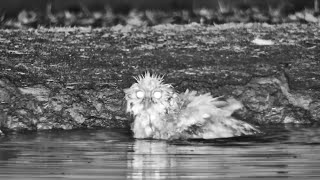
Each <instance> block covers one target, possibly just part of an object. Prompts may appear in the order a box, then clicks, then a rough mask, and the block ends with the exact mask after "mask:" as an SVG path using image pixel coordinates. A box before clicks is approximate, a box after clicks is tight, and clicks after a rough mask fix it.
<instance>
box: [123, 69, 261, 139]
mask: <svg viewBox="0 0 320 180" xmlns="http://www.w3.org/2000/svg"><path fill="white" fill-rule="evenodd" d="M135 79H136V80H137V82H136V83H134V84H133V85H132V86H131V87H130V88H129V89H125V90H124V92H125V94H126V100H127V112H129V113H131V114H133V115H134V122H133V123H132V131H133V133H134V137H135V138H154V139H177V138H186V139H189V138H203V139H213V138H225V137H232V136H241V135H251V134H255V133H259V130H258V129H256V128H255V127H254V126H252V125H250V124H248V123H246V122H244V121H241V120H237V119H235V118H234V117H232V114H233V113H234V112H235V111H236V110H238V109H241V108H242V104H241V103H240V102H239V101H237V100H235V99H233V98H229V99H227V100H221V98H220V97H216V98H213V97H212V96H211V95H210V94H209V93H207V94H200V95H198V94H197V92H196V91H189V90H187V91H186V92H185V93H181V94H178V93H176V92H175V91H174V89H173V88H172V86H171V85H169V84H164V83H163V77H160V76H157V75H151V74H150V73H148V72H147V73H146V74H145V75H144V76H139V77H137V78H135Z"/></svg>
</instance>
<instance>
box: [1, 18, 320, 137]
mask: <svg viewBox="0 0 320 180" xmlns="http://www.w3.org/2000/svg"><path fill="white" fill-rule="evenodd" d="M319 30H320V29H319V26H318V25H317V24H282V25H268V24H251V23H250V24H224V25H219V26H201V25H199V24H189V25H158V26H153V27H139V28H135V27H133V26H129V25H128V26H122V25H118V26H113V27H111V28H103V29H91V28H51V29H46V28H38V29H30V30H0V55H1V56H0V69H1V71H0V102H1V103H0V126H1V130H2V131H3V132H8V131H11V130H26V129H27V130H42V129H76V128H100V127H103V128H104V127H129V124H130V121H131V117H130V116H129V115H127V114H126V113H125V111H124V106H125V102H124V98H123V96H124V94H123V89H124V88H128V87H129V86H130V85H131V84H132V83H133V82H134V79H133V76H136V75H139V74H141V73H144V72H145V71H147V70H148V71H151V72H153V73H158V74H163V75H165V81H166V82H167V83H172V84H173V86H174V87H175V88H176V89H177V90H178V91H184V90H186V89H193V90H197V91H200V92H211V93H212V95H214V96H221V95H223V96H234V97H235V98H237V99H239V100H241V101H242V102H243V104H244V106H245V108H244V109H243V110H241V111H239V112H238V113H237V114H235V116H237V117H239V118H241V119H244V120H246V121H250V122H253V123H255V124H270V123H314V122H318V121H320V91H319V89H320V73H319V70H320V61H319V54H320V53H319V52H320V46H319V44H320V43H319V42H320V36H319V32H320V31H319ZM256 38H260V39H261V40H262V41H263V40H271V41H272V42H273V43H274V44H271V45H258V44H255V43H254V42H253V40H254V39H256ZM263 42H264V41H263ZM1 130H0V133H1Z"/></svg>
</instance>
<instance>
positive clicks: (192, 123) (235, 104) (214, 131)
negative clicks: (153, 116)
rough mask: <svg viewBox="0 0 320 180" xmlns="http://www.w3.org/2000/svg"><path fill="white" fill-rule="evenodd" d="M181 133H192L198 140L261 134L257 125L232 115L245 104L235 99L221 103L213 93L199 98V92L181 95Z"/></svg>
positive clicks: (179, 124)
mask: <svg viewBox="0 0 320 180" xmlns="http://www.w3.org/2000/svg"><path fill="white" fill-rule="evenodd" d="M180 99H181V101H182V103H181V104H183V106H181V110H180V114H179V118H178V122H177V127H178V131H180V132H186V133H190V135H191V136H190V137H194V138H205V139H208V138H220V137H232V136H240V135H249V134H254V133H258V132H259V130H258V129H256V128H255V127H254V126H252V125H250V124H248V123H246V122H244V121H241V120H237V119H235V118H234V117H232V116H231V115H232V114H233V113H234V112H235V111H236V110H238V109H241V108H242V104H241V103H240V102H239V101H237V100H235V99H233V98H229V99H227V100H220V99H221V98H220V97H217V98H213V97H212V96H211V95H210V94H209V93H208V94H202V95H197V93H196V92H195V91H191V92H190V91H186V92H185V93H184V94H181V98H180Z"/></svg>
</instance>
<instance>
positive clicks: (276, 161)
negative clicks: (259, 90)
mask: <svg viewBox="0 0 320 180" xmlns="http://www.w3.org/2000/svg"><path fill="white" fill-rule="evenodd" d="M265 130H266V134H264V135H261V136H258V137H241V138H231V139H218V140H210V141H203V140H198V141H196V140H194V141H183V142H181V141H174V142H166V141H157V140H134V139H132V138H131V135H130V134H129V133H128V132H127V131H125V130H113V131H111V130H77V131H55V132H38V133H28V134H16V135H9V136H6V137H0V179H235V178H237V179H260V178H262V177H263V178H264V179H320V127H295V126H287V127H279V126H278V127H271V128H267V129H265Z"/></svg>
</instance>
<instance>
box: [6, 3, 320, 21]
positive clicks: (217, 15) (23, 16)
mask: <svg viewBox="0 0 320 180" xmlns="http://www.w3.org/2000/svg"><path fill="white" fill-rule="evenodd" d="M297 12H299V13H302V14H298V15H295V13H297ZM318 14H319V5H318V0H304V1H301V0H260V1H259V0H161V1H160V0H0V22H2V25H4V24H6V26H12V24H14V23H13V22H15V21H16V22H19V23H20V24H22V25H29V26H36V25H44V26H50V25H71V26H72V25H76V26H82V25H90V26H110V25H115V24H128V22H127V21H128V19H130V18H132V17H133V16H135V18H137V17H138V19H140V20H141V21H144V22H145V23H142V24H147V25H154V24H161V23H178V24H184V23H190V22H198V23H206V24H212V23H225V22H250V21H253V22H256V21H258V22H268V23H282V22H288V21H297V20H298V21H307V22H309V21H312V22H316V21H318ZM19 15H20V17H19ZM290 15H291V17H289V16H290ZM292 15H294V16H295V17H293V16H292ZM306 15H307V16H308V17H307V18H306ZM124 16H125V17H124ZM84 18H86V20H83V19H84ZM8 21H10V23H11V25H10V23H8ZM67 21H68V22H67ZM138 24H139V23H138ZM140 24H141V22H140ZM13 26H14V25H13Z"/></svg>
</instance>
